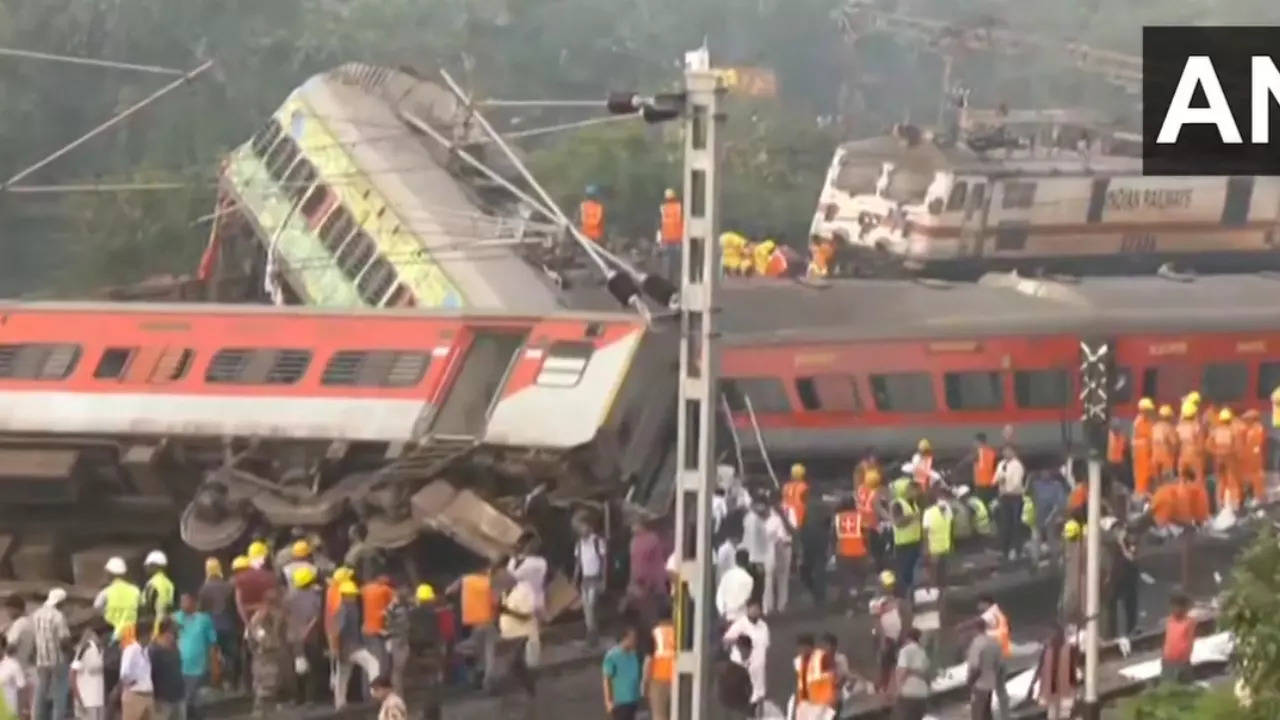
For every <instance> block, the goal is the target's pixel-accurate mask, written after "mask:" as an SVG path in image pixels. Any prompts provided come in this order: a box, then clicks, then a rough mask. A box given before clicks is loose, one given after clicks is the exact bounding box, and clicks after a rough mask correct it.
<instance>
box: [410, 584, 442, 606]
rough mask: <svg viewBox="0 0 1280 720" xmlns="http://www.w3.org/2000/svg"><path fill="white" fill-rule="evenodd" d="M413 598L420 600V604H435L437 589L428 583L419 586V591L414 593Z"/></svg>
mask: <svg viewBox="0 0 1280 720" xmlns="http://www.w3.org/2000/svg"><path fill="white" fill-rule="evenodd" d="M413 596H414V597H415V598H416V599H417V600H418V602H419V603H429V602H435V600H436V589H435V588H433V587H431V586H430V585H428V584H427V583H422V584H421V585H419V586H418V589H417V590H416V591H414V593H413Z"/></svg>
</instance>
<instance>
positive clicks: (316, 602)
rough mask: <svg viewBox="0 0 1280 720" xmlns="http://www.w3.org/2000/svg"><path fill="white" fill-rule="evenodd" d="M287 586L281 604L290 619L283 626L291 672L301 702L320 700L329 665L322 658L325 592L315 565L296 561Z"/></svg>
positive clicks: (326, 683)
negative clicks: (290, 658) (287, 623)
mask: <svg viewBox="0 0 1280 720" xmlns="http://www.w3.org/2000/svg"><path fill="white" fill-rule="evenodd" d="M289 579H290V588H289V590H288V592H286V593H285V597H284V606H285V608H287V609H288V611H289V614H290V616H291V619H292V620H296V621H297V622H296V623H295V622H291V623H290V624H289V625H288V626H287V627H286V636H287V638H288V641H289V650H290V655H291V657H292V658H293V670H294V674H295V675H296V676H297V678H298V689H299V691H300V692H301V694H302V697H299V698H298V700H300V701H302V702H304V703H315V702H319V701H320V699H321V698H323V697H324V693H325V689H326V686H327V685H328V682H329V672H328V671H329V664H328V663H327V662H325V658H324V648H325V640H324V623H323V622H322V616H323V615H324V593H323V591H322V590H321V588H320V583H318V582H317V580H318V579H319V573H318V572H317V571H316V568H315V566H314V565H311V564H298V565H296V566H294V567H293V569H292V571H291V572H290V574H289Z"/></svg>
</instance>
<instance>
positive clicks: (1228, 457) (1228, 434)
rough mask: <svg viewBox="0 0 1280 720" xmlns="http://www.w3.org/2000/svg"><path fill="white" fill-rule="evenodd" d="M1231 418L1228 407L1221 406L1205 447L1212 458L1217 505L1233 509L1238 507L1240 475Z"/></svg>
mask: <svg viewBox="0 0 1280 720" xmlns="http://www.w3.org/2000/svg"><path fill="white" fill-rule="evenodd" d="M1232 418H1233V415H1232V412H1231V410H1230V408H1223V409H1222V410H1221V411H1220V412H1219V413H1218V422H1217V424H1215V425H1214V426H1213V430H1211V431H1210V432H1209V439H1208V442H1207V443H1206V444H1205V448H1206V449H1207V450H1208V451H1209V457H1211V458H1212V459H1213V475H1214V479H1215V481H1216V482H1217V496H1218V506H1219V507H1225V506H1230V507H1231V508H1232V509H1234V510H1238V509H1240V498H1241V494H1240V475H1239V472H1238V469H1237V467H1236V465H1237V460H1238V457H1239V456H1238V453H1237V452H1236V438H1235V433H1234V432H1232V430H1231V420H1232Z"/></svg>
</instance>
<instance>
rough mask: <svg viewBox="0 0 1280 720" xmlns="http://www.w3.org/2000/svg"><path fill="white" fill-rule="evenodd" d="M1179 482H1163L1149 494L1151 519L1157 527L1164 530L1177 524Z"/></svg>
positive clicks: (1178, 520)
mask: <svg viewBox="0 0 1280 720" xmlns="http://www.w3.org/2000/svg"><path fill="white" fill-rule="evenodd" d="M1180 492H1181V483H1165V484H1164V485H1161V486H1160V487H1158V488H1156V491H1155V494H1153V495H1152V496H1151V519H1152V521H1153V522H1154V523H1155V526H1156V527H1157V528H1158V529H1161V530H1164V529H1167V528H1169V527H1171V526H1173V525H1176V524H1179V523H1180V522H1181V520H1180V517H1179V516H1180V512H1179V504H1180V502H1179V494H1180Z"/></svg>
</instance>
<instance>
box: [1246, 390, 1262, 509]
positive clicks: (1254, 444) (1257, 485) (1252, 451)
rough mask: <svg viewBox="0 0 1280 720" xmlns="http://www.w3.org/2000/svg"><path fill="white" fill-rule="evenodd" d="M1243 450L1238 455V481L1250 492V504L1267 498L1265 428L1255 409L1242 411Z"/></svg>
mask: <svg viewBox="0 0 1280 720" xmlns="http://www.w3.org/2000/svg"><path fill="white" fill-rule="evenodd" d="M1244 423H1245V429H1244V440H1243V451H1242V453H1241V455H1240V482H1241V484H1242V485H1243V486H1244V487H1246V488H1248V490H1249V492H1250V493H1251V497H1250V498H1249V504H1250V505H1256V504H1258V503H1260V502H1262V501H1263V500H1266V499H1267V487H1266V481H1265V477H1266V476H1265V474H1264V463H1265V462H1266V457H1267V452H1266V451H1267V429H1266V428H1264V427H1263V426H1262V417H1261V415H1260V414H1259V413H1258V411H1257V410H1252V409H1250V410H1246V411H1245V413H1244Z"/></svg>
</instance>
